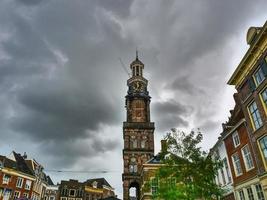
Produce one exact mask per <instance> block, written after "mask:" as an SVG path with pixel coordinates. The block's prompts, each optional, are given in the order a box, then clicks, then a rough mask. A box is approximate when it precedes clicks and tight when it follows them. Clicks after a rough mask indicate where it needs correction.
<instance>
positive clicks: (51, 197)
mask: <svg viewBox="0 0 267 200" xmlns="http://www.w3.org/2000/svg"><path fill="white" fill-rule="evenodd" d="M57 199H58V185H55V184H54V183H53V181H52V180H51V178H50V176H47V188H46V190H45V195H44V200H57Z"/></svg>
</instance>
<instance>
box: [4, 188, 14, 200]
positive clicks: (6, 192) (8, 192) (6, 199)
mask: <svg viewBox="0 0 267 200" xmlns="http://www.w3.org/2000/svg"><path fill="white" fill-rule="evenodd" d="M11 191H12V190H10V189H5V190H4V194H3V200H9V199H10V197H11Z"/></svg>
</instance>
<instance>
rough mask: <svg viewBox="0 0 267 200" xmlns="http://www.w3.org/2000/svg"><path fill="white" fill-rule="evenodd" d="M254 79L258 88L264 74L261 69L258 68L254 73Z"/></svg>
mask: <svg viewBox="0 0 267 200" xmlns="http://www.w3.org/2000/svg"><path fill="white" fill-rule="evenodd" d="M254 79H255V82H256V86H258V85H259V84H260V83H261V82H262V81H263V80H264V79H265V76H264V72H263V70H262V67H260V68H259V69H258V70H257V71H256V72H255V73H254Z"/></svg>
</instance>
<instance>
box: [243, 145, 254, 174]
mask: <svg viewBox="0 0 267 200" xmlns="http://www.w3.org/2000/svg"><path fill="white" fill-rule="evenodd" d="M245 148H247V150H248V152H247V154H245V152H244V149H245ZM241 152H242V157H243V161H244V163H245V168H246V171H250V170H252V169H253V168H254V167H255V166H254V162H253V158H252V155H251V151H250V148H249V146H248V144H246V145H245V146H244V147H242V149H241ZM248 157H249V158H248ZM248 159H250V161H251V163H252V166H250V167H249V166H248V165H249V164H248V162H250V161H249V160H248Z"/></svg>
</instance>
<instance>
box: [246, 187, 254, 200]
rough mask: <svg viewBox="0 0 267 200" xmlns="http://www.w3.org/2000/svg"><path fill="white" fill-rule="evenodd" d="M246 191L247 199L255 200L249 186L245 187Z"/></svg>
mask: <svg viewBox="0 0 267 200" xmlns="http://www.w3.org/2000/svg"><path fill="white" fill-rule="evenodd" d="M246 191H247V195H248V200H255V198H254V194H253V190H252V188H251V186H248V187H246ZM249 191H250V192H249ZM251 197H252V198H251Z"/></svg>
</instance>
